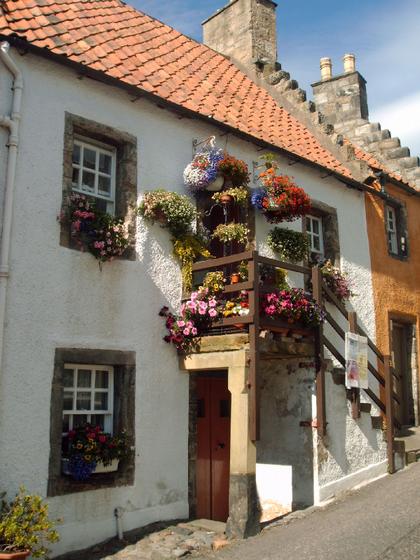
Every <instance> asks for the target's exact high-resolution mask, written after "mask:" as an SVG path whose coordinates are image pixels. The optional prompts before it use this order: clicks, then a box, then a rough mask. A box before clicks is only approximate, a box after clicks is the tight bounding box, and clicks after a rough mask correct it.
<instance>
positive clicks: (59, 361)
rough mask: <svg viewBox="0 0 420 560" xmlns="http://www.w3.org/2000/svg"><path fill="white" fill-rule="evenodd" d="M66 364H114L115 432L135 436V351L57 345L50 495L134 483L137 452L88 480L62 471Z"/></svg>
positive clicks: (53, 394)
mask: <svg viewBox="0 0 420 560" xmlns="http://www.w3.org/2000/svg"><path fill="white" fill-rule="evenodd" d="M65 363H91V364H95V365H108V366H113V367H114V376H115V377H114V394H115V395H118V397H117V398H116V399H115V402H114V431H115V432H117V431H121V430H123V429H124V430H126V432H127V434H128V436H129V438H131V439H132V441H133V442H134V438H135V427H134V426H135V425H134V421H135V403H134V401H135V383H136V353H135V352H133V351H120V350H100V349H85V348H56V350H55V358H54V374H53V379H52V388H51V409H50V458H49V472H48V490H47V495H48V496H49V497H51V496H59V495H63V494H71V493H76V492H84V491H91V490H96V489H98V488H110V487H111V488H112V487H116V486H132V485H133V484H134V471H135V462H134V457H135V456H134V453H133V454H132V455H131V456H130V457H129V458H128V459H124V460H123V461H121V462H120V465H119V469H118V471H117V472H115V473H106V474H101V475H99V474H98V475H95V477H94V478H91V479H89V480H88V481H86V482H78V481H75V480H72V479H70V478H69V477H68V476H64V475H62V473H61V439H62V435H61V434H62V414H63V412H62V411H63V384H62V375H63V371H64V364H65Z"/></svg>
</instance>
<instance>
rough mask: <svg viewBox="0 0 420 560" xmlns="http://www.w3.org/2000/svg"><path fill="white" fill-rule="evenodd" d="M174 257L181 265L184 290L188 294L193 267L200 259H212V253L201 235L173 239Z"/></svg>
mask: <svg viewBox="0 0 420 560" xmlns="http://www.w3.org/2000/svg"><path fill="white" fill-rule="evenodd" d="M172 243H173V247H174V256H175V257H176V258H177V259H178V260H179V262H180V264H181V275H182V281H183V286H184V290H185V291H186V292H188V291H190V290H191V287H192V265H193V263H194V262H195V261H196V260H197V259H198V258H200V257H204V258H210V257H211V254H210V251H209V250H208V249H207V247H206V244H205V241H204V240H203V238H202V237H201V236H199V235H193V234H189V235H185V236H183V237H180V238H178V239H172Z"/></svg>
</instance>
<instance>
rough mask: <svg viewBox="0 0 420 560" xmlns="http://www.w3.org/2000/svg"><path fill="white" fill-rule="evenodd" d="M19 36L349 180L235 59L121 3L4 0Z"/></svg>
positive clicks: (6, 28)
mask: <svg viewBox="0 0 420 560" xmlns="http://www.w3.org/2000/svg"><path fill="white" fill-rule="evenodd" d="M0 6H4V9H3V10H2V9H1V8H0V35H6V36H8V35H12V34H16V35H18V36H19V37H23V38H25V39H26V40H27V41H28V42H30V43H32V44H34V45H36V46H37V47H41V48H45V49H49V50H50V51H52V52H53V53H55V54H58V55H62V56H64V57H68V58H69V59H71V60H72V61H74V62H78V63H81V64H83V65H86V66H89V67H90V68H92V69H95V70H98V71H101V72H103V73H105V74H107V75H109V76H111V77H113V78H117V79H119V80H121V81H122V82H125V83H126V84H130V85H132V86H135V87H138V88H141V89H142V90H146V91H148V92H151V93H153V94H156V95H157V96H159V97H161V98H164V99H166V100H169V101H171V102H172V103H175V104H177V105H180V106H182V107H184V108H187V109H190V110H192V111H194V112H196V113H199V114H200V115H204V116H206V117H208V116H211V117H212V118H213V119H214V120H215V121H219V122H220V123H224V124H226V125H228V126H230V127H234V128H235V129H238V130H240V131H241V132H244V133H246V134H249V135H251V136H253V137H255V138H257V139H260V140H263V141H265V142H268V143H270V144H272V145H275V146H277V147H279V148H281V149H285V150H287V151H289V152H292V153H294V154H296V155H298V156H300V157H303V158H305V159H308V160H311V161H314V162H315V163H317V164H320V165H323V166H325V167H327V168H329V169H330V170H332V171H334V172H337V173H340V174H342V175H345V176H347V177H351V173H350V171H349V170H348V169H347V168H346V167H345V166H344V165H343V164H342V163H340V162H339V161H338V160H337V159H336V158H335V157H334V156H333V154H332V153H330V152H329V151H328V150H327V149H325V148H324V147H323V146H322V145H321V144H320V143H319V142H318V140H317V139H316V138H315V137H314V136H313V135H312V134H311V133H310V132H309V130H308V129H307V128H306V127H305V126H304V125H303V124H301V123H300V122H299V121H298V120H296V119H295V118H294V117H293V116H292V115H290V114H289V113H288V112H287V111H286V110H285V109H284V108H282V107H281V106H280V105H278V103H277V102H276V101H275V100H274V99H273V98H272V97H271V96H270V95H269V94H268V93H267V91H266V90H264V89H263V88H261V87H259V86H257V85H256V84H255V83H254V82H253V81H252V80H251V79H249V78H248V77H247V76H246V75H245V74H244V73H243V72H241V71H240V70H239V69H238V68H237V67H236V66H235V65H234V64H232V63H231V62H229V60H227V59H226V58H225V57H223V56H222V55H220V54H218V53H216V52H215V51H213V50H212V49H210V48H208V47H206V46H205V45H202V44H201V43H198V42H196V41H193V40H192V39H190V38H188V37H186V36H185V35H182V34H181V33H179V32H178V31H175V30H174V29H172V28H171V27H169V26H167V25H164V24H163V23H161V22H160V21H158V20H156V19H153V18H151V17H149V16H147V15H145V14H143V13H141V12H138V11H137V10H135V9H134V8H132V7H130V6H127V5H125V4H124V3H122V2H120V1H119V0H70V1H69V0H0Z"/></svg>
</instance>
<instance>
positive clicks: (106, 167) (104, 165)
mask: <svg viewBox="0 0 420 560" xmlns="http://www.w3.org/2000/svg"><path fill="white" fill-rule="evenodd" d="M111 162H112V158H111V156H108V155H107V154H99V171H100V172H101V173H108V175H111Z"/></svg>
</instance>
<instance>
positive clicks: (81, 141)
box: [71, 134, 117, 215]
mask: <svg viewBox="0 0 420 560" xmlns="http://www.w3.org/2000/svg"><path fill="white" fill-rule="evenodd" d="M76 145H77V146H79V147H80V148H81V150H80V159H79V164H75V163H74V158H73V157H72V169H73V170H74V169H77V170H78V171H79V181H78V183H77V186H76V184H75V183H74V182H73V178H72V183H71V185H72V190H73V191H74V192H78V193H81V194H84V195H86V196H90V197H92V198H98V199H100V200H105V202H107V211H108V213H109V214H113V215H114V214H115V194H116V177H117V150H116V148H115V147H114V146H110V145H109V144H105V143H103V142H99V141H98V140H95V139H94V138H90V137H87V136H81V135H79V134H75V135H74V138H73V150H74V147H75V146H76ZM85 149H89V150H92V151H94V152H95V154H96V155H95V169H91V168H89V167H84V165H83V154H84V151H85ZM101 154H104V155H107V156H110V158H111V172H110V174H108V173H104V172H101V171H100V170H99V158H100V155H101ZM83 171H86V172H88V173H91V174H93V175H94V177H95V179H94V190H93V191H92V190H90V189H89V188H83V184H82V177H83ZM99 177H108V178H110V193H109V196H107V195H105V194H101V192H100V191H99ZM102 192H104V191H102ZM111 206H112V208H111Z"/></svg>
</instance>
